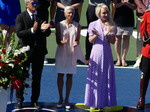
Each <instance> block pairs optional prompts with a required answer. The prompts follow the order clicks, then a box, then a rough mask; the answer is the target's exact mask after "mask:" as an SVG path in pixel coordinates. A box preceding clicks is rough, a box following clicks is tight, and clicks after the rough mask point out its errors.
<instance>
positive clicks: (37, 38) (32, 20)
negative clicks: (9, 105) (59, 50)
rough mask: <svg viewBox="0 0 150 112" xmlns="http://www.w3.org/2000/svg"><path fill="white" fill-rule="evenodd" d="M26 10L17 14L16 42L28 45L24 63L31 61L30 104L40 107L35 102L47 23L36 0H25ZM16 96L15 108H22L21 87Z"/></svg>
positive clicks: (44, 51)
mask: <svg viewBox="0 0 150 112" xmlns="http://www.w3.org/2000/svg"><path fill="white" fill-rule="evenodd" d="M25 3H26V8H27V10H26V11H24V12H22V13H21V14H19V15H18V16H17V19H16V33H17V36H18V38H19V41H18V44H20V45H21V46H27V45H29V46H30V50H29V51H28V52H27V55H28V60H27V61H26V62H25V63H24V65H25V66H26V67H28V68H29V67H30V63H32V80H33V81H32V95H31V106H33V107H35V108H38V109H39V108H40V105H39V104H38V103H37V102H38V98H39V95H40V82H41V74H42V70H43V62H44V57H45V55H46V54H47V49H46V37H47V36H49V35H50V33H51V32H50V29H49V24H47V23H46V21H45V20H46V18H45V15H43V13H40V12H39V11H37V7H38V4H39V3H38V0H25ZM16 97H17V100H18V103H17V104H16V106H15V108H22V107H23V106H22V102H23V101H24V97H23V88H21V89H20V90H17V92H16Z"/></svg>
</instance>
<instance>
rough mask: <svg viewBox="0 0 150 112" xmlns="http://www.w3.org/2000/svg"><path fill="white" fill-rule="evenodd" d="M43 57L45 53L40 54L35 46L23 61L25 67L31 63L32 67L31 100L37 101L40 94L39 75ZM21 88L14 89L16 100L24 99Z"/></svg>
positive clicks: (21, 100)
mask: <svg viewBox="0 0 150 112" xmlns="http://www.w3.org/2000/svg"><path fill="white" fill-rule="evenodd" d="M44 57H45V55H43V56H41V54H40V53H39V52H38V50H37V48H36V47H35V48H34V50H33V53H32V55H31V56H30V57H28V60H27V61H26V62H25V63H24V64H25V66H26V67H30V64H31V69H32V72H31V73H32V85H31V86H32V87H31V89H32V92H31V93H32V95H31V102H37V101H38V98H39V96H40V86H41V75H42V70H43V63H44ZM23 90H24V88H21V89H20V90H17V91H16V98H17V100H18V102H23V101H24V97H23Z"/></svg>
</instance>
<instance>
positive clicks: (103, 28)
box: [84, 3, 117, 108]
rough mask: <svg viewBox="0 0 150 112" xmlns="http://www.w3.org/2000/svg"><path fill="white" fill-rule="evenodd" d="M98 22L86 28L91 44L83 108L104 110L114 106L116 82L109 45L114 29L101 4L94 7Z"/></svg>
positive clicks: (105, 8)
mask: <svg viewBox="0 0 150 112" xmlns="http://www.w3.org/2000/svg"><path fill="white" fill-rule="evenodd" d="M96 15H97V16H98V18H99V19H98V20H96V21H94V22H91V23H90V25H89V28H88V32H89V41H90V42H92V43H93V48H92V51H91V55H90V62H89V67H88V74H87V82H86V89H85V101H84V104H85V106H89V107H91V108H94V107H96V108H104V107H105V106H108V107H110V106H116V105H117V102H116V84H115V83H116V82H115V72H114V63H113V57H112V52H111V47H110V43H112V44H114V43H115V33H116V27H115V26H114V23H113V21H112V20H111V18H110V13H109V8H108V7H107V6H106V5H105V4H103V3H101V4H98V5H97V7H96Z"/></svg>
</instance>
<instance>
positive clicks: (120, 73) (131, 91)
mask: <svg viewBox="0 0 150 112" xmlns="http://www.w3.org/2000/svg"><path fill="white" fill-rule="evenodd" d="M115 73H116V89H117V108H116V107H114V109H107V110H105V112H106V111H107V112H110V111H112V110H113V111H114V112H150V104H148V103H150V97H149V94H150V89H149V88H148V91H147V96H146V109H145V111H138V110H136V109H135V106H136V104H137V101H138V97H139V81H140V76H141V72H140V70H138V69H134V68H115ZM86 75H87V66H78V67H77V74H74V75H73V87H72V91H71V94H70V104H71V109H70V110H67V111H70V112H86V111H89V109H88V108H87V107H86V108H85V107H84V105H83V102H84V91H85V83H86ZM64 80H66V77H64ZM56 81H57V74H56V73H54V65H45V66H44V69H43V75H42V82H41V95H40V98H39V102H41V104H42V105H43V107H47V108H53V109H54V110H56V112H66V110H65V109H64V108H59V109H57V108H56V104H57V102H58V91H57V83H56ZM64 89H65V84H64ZM30 91H31V90H30V89H27V93H28V95H24V96H25V105H26V106H28V103H27V102H30V95H31V92H30ZM64 96H65V90H64ZM13 102H16V98H15V93H14V97H13ZM45 102H47V103H45ZM14 105H15V103H13V104H9V105H8V106H7V112H11V110H12V109H13V107H14ZM77 105H78V106H77ZM118 107H122V108H119V109H120V110H115V108H116V109H118ZM97 111H99V110H97ZM101 111H102V110H101ZM103 111H104V110H103ZM22 112H37V111H22ZM38 112H45V111H38Z"/></svg>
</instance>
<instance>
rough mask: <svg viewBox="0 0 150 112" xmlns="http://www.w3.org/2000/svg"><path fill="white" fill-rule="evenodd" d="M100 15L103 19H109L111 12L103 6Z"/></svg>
mask: <svg viewBox="0 0 150 112" xmlns="http://www.w3.org/2000/svg"><path fill="white" fill-rule="evenodd" d="M99 16H100V18H101V20H102V21H107V20H108V18H109V12H108V10H106V9H104V8H102V9H101V11H100V13H99Z"/></svg>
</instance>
